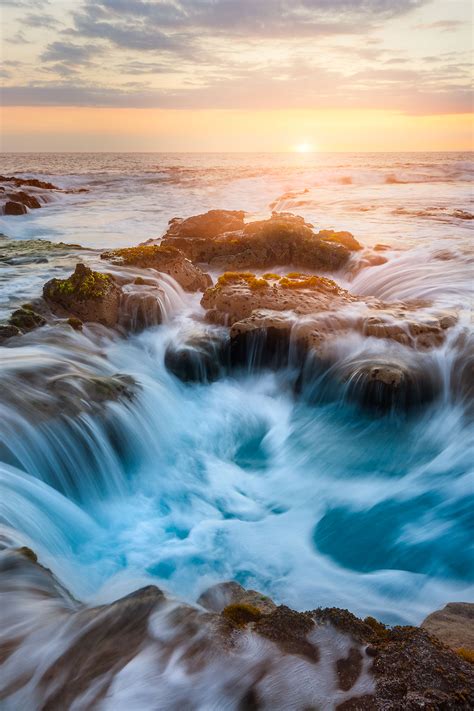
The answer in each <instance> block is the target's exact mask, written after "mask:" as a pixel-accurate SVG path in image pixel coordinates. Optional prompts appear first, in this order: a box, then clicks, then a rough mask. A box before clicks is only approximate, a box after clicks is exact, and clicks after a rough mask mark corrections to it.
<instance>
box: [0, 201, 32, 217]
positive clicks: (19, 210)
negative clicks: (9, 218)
mask: <svg viewBox="0 0 474 711" xmlns="http://www.w3.org/2000/svg"><path fill="white" fill-rule="evenodd" d="M3 211H4V214H5V215H26V213H27V212H28V210H27V209H26V207H25V206H24V205H23V204H22V203H21V202H13V201H12V200H7V202H6V203H5V205H4V208H3Z"/></svg>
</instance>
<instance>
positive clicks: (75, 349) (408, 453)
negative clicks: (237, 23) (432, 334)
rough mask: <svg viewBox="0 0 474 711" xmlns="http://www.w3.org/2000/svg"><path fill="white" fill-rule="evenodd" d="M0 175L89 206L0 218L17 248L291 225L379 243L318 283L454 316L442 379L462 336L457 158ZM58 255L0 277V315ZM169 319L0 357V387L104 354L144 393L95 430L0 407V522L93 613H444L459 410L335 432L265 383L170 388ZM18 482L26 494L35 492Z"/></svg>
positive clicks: (196, 160) (458, 476) (36, 166)
mask: <svg viewBox="0 0 474 711" xmlns="http://www.w3.org/2000/svg"><path fill="white" fill-rule="evenodd" d="M0 160H1V170H0V172H1V173H2V174H3V175H5V176H9V175H16V176H22V177H31V178H39V179H41V180H47V181H51V182H52V183H54V184H55V185H57V186H59V187H60V188H64V189H75V190H79V189H86V192H71V193H68V194H66V193H54V194H53V198H52V199H53V200H54V201H53V202H51V203H49V204H48V205H45V206H44V207H43V208H42V209H38V210H31V211H30V212H29V213H28V214H27V215H23V216H15V217H10V216H0V232H1V233H3V234H4V235H6V236H8V237H10V238H13V239H14V240H26V239H37V238H41V239H46V240H51V241H53V242H66V243H73V244H79V245H82V246H84V247H87V248H93V249H103V248H106V247H116V246H117V247H118V246H128V245H135V244H138V243H139V242H142V241H144V240H146V239H148V238H151V237H153V238H156V237H159V236H160V235H161V234H163V232H164V231H165V230H166V226H167V223H168V221H169V220H170V219H172V218H173V217H176V216H179V217H187V216H190V215H193V214H197V213H202V212H205V211H207V210H209V209H213V208H227V209H243V210H246V211H247V212H248V219H249V220H251V219H256V218H261V217H266V216H268V215H269V214H270V213H271V211H272V210H274V211H279V212H285V211H287V212H293V213H296V214H298V215H302V216H303V217H304V218H306V219H307V220H308V221H309V222H311V223H312V224H313V225H314V226H315V227H316V228H318V229H325V228H333V229H336V230H348V231H350V232H352V233H353V234H354V236H355V237H356V238H357V239H358V240H359V241H360V242H362V243H363V244H364V245H367V246H373V245H375V244H376V243H383V244H385V245H387V250H386V251H385V252H384V255H386V256H387V259H388V262H387V263H385V264H382V265H379V266H374V267H370V268H366V269H363V270H362V271H360V272H357V273H356V272H350V271H349V270H348V271H347V272H341V273H340V274H336V275H332V276H334V278H335V279H336V280H337V281H338V282H339V283H340V284H341V285H342V286H345V287H346V288H348V289H350V290H351V291H352V292H353V293H355V294H364V295H373V296H375V297H377V298H380V299H382V300H386V301H397V300H400V301H403V300H405V299H420V300H428V301H430V302H431V303H433V304H435V305H436V306H439V307H441V308H448V309H450V308H452V309H454V310H456V312H457V313H458V314H459V324H458V326H457V327H456V329H457V330H456V332H455V338H454V337H453V339H451V340H450V341H449V342H447V343H446V345H445V346H443V347H441V348H439V349H437V350H436V351H435V354H434V355H433V357H432V360H431V361H430V363H431V364H432V367H433V368H435V367H436V368H437V369H438V371H439V373H440V374H441V375H440V377H445V379H446V382H447V381H448V380H449V377H450V376H449V374H450V373H451V372H453V368H454V371H455V369H456V362H457V361H456V358H457V354H458V350H457V349H458V348H459V347H460V346H459V344H464V343H465V342H466V339H467V338H468V337H469V333H471V332H472V331H470V329H471V328H472V326H471V325H470V316H471V313H470V303H471V301H470V300H471V299H472V280H473V271H472V269H473V264H472V253H471V248H472V226H473V225H474V221H473V219H472V218H473V215H474V195H473V188H472V179H473V175H474V155H473V154H472V153H373V154H355V153H354V154H349V153H338V154H336V153H334V154H324V153H317V154H305V155H299V154H294V155H293V154H238V153H235V154H233V153H229V154H158V153H149V154H148V153H147V154H134V153H117V154H112V153H104V154H75V153H68V154H26V153H25V154H3V155H2V156H1V158H0ZM0 256H1V249H0ZM86 256H87V255H86ZM90 258H91V259H93V258H96V259H97V258H98V256H97V255H96V254H95V256H94V255H92V257H90ZM77 259H78V256H77V254H74V255H70V256H67V257H55V255H54V254H51V255H48V259H47V260H43V261H41V260H39V261H38V263H26V262H23V261H22V260H21V259H18V260H16V261H15V260H10V261H9V262H8V263H7V262H6V261H5V263H1V264H0V312H1V315H2V316H5V315H6V314H7V313H8V312H9V310H10V309H11V308H12V307H15V306H17V305H18V304H19V303H22V302H23V301H27V300H30V299H33V298H35V297H37V296H38V295H40V293H41V288H42V284H43V283H44V282H45V281H46V280H47V279H49V278H51V276H52V275H54V276H63V275H65V274H69V273H70V272H71V270H72V268H73V265H74V263H75V261H77ZM180 299H181V301H179V303H180V304H181V308H182V309H183V310H184V311H186V314H187V316H186V318H187V319H188V321H187V322H188V323H189V320H190V319H191V320H192V318H194V317H195V316H196V315H197V316H198V317H202V310H200V306H199V298H198V296H197V295H189V294H188V295H181V296H180ZM173 318H174V316H173ZM173 318H172V319H171V321H170V323H168V324H167V325H164V326H160V327H158V328H156V329H149V330H147V331H145V332H144V333H141V334H138V335H133V336H130V337H129V338H128V339H118V338H110V340H106V339H102V340H100V341H96V342H95V345H94V347H93V349H92V350H91V353H92V351H93V353H94V355H93V356H92V355H91V356H90V359H89V355H88V351H87V349H86V350H84V348H85V346H84V344H83V341H79V340H77V339H79V336H77V335H75V334H73V335H71V336H70V343H69V342H68V343H66V342H63V341H62V340H61V338H62V337H61V338H58V339H57V340H55V338H56V337H55V336H54V334H53V335H48V336H46V335H43V334H42V333H41V332H42V331H45V332H46V329H39V330H38V333H37V335H34V336H31V337H28V338H30V341H26V340H25V341H24V343H29V345H28V347H27V348H26V349H25V347H18V348H15V349H12V348H10V347H8V348H3V349H0V350H1V351H2V352H3V356H4V357H5V359H7V357H8V358H9V359H10V360H8V363H7V362H6V361H5V365H4V373H7V372H9V371H8V370H7V369H8V368H12V369H14V368H16V367H17V363H20V362H21V363H24V365H22V367H24V368H25V369H26V368H28V367H31V366H32V364H33V365H34V367H36V364H40V365H41V366H45V367H46V366H47V367H50V365H51V367H53V368H54V364H55V363H56V362H61V363H62V364H63V365H62V366H61V367H63V366H64V364H65V363H67V364H69V365H70V366H71V367H73V366H74V367H75V365H74V364H76V362H77V363H81V364H82V365H81V367H82V366H83V365H84V364H88V363H89V360H90V366H91V367H94V368H95V367H96V364H99V362H100V363H102V361H101V360H100V359H101V358H106V360H107V367H109V368H111V369H112V372H120V373H125V374H130V375H133V377H134V378H135V379H136V380H137V381H138V382H140V383H141V384H142V387H143V394H142V396H141V397H140V399H139V401H138V403H137V404H136V405H133V406H132V405H127V406H125V405H122V404H118V403H116V404H113V405H112V406H111V421H110V422H109V423H108V425H109V429H108V428H107V427H106V426H105V425H104V423H103V422H102V421H100V418H98V417H95V416H93V415H91V414H87V415H84V416H81V417H79V418H78V419H77V420H76V421H75V422H74V423H73V424H71V423H69V425H68V426H66V425H65V424H64V423H61V422H53V423H48V424H45V423H38V424H37V425H35V424H34V423H33V424H31V422H30V421H29V420H28V421H26V420H25V418H24V416H23V414H22V412H21V411H20V410H19V411H18V412H16V411H15V412H13V411H12V408H6V407H4V408H3V409H2V407H1V393H0V414H1V416H2V421H3V430H2V432H0V455H1V456H0V461H3V462H4V464H5V467H7V470H6V473H5V474H4V477H5V478H4V482H3V483H4V492H6V493H4V498H3V505H4V511H6V513H4V514H3V519H2V521H7V523H8V525H9V526H10V528H11V529H13V530H15V531H16V532H17V535H18V542H19V543H21V544H25V545H30V546H31V547H32V548H34V550H35V551H37V553H38V555H39V556H40V559H41V560H42V561H44V562H45V564H46V565H48V566H49V567H51V568H52V569H53V570H54V572H55V573H56V574H57V575H59V576H60V579H61V580H62V581H63V582H64V584H65V585H66V587H68V588H69V589H71V590H72V591H73V592H74V593H76V594H77V595H78V596H79V597H81V598H82V599H86V600H89V601H97V600H99V601H100V600H105V599H113V598H114V596H115V597H116V596H117V595H118V594H123V593H124V592H129V591H131V590H134V589H136V588H137V587H138V586H139V585H140V584H149V583H150V582H153V583H155V584H157V585H159V586H160V587H162V588H163V589H166V590H169V591H170V592H171V593H173V594H176V595H178V596H180V597H183V598H185V599H187V600H190V601H191V600H196V598H197V596H198V595H199V594H200V593H201V592H202V590H203V589H205V588H206V587H207V586H208V585H210V584H212V583H216V582H221V581H223V580H228V579H235V580H237V581H239V582H240V583H242V584H243V585H245V586H247V587H253V588H255V589H256V590H259V591H261V592H262V593H264V594H267V595H270V596H272V597H273V598H274V599H275V600H277V601H278V602H284V603H286V604H288V605H291V606H293V607H295V608H297V609H300V610H302V609H311V608H314V607H316V606H318V605H329V606H335V605H337V606H340V607H348V608H350V609H351V610H353V611H354V612H356V613H359V614H373V615H375V616H377V617H379V618H381V619H383V620H385V621H387V622H407V621H408V622H420V620H421V619H423V617H424V616H425V615H426V614H428V613H429V612H430V611H432V610H433V609H436V608H437V607H439V606H440V605H442V604H444V603H446V602H448V601H450V600H459V599H463V600H465V599H473V598H474V595H473V588H472V582H473V577H474V570H473V565H472V562H473V558H472V555H473V550H472V542H473V520H472V512H473V503H474V502H473V494H474V488H473V478H472V477H473V473H472V464H473V452H472V429H471V428H470V425H469V423H468V422H467V421H466V418H465V413H464V411H463V409H462V408H461V407H460V406H459V405H458V404H456V403H455V402H453V401H451V400H450V398H449V396H448V395H446V396H445V397H442V398H440V399H439V400H437V401H436V403H434V404H433V405H432V406H429V407H428V408H427V409H426V410H424V411H422V412H421V413H420V414H419V415H417V416H415V417H411V418H407V419H401V420H400V421H398V420H396V419H395V420H394V419H391V418H378V417H375V418H373V417H367V416H366V415H363V414H357V415H354V410H353V409H351V408H348V407H347V406H345V405H343V404H342V403H329V404H320V405H318V406H313V407H310V406H308V405H307V404H304V403H303V402H299V401H298V400H295V399H294V398H293V397H292V396H291V395H290V394H288V392H285V391H284V389H283V388H282V386H281V383H280V381H279V380H278V376H277V375H276V374H271V373H263V374H261V373H260V374H258V375H252V376H249V377H245V378H244V377H242V378H225V379H223V380H221V381H219V382H216V383H213V384H211V385H201V386H184V385H183V384H182V383H180V382H178V381H177V380H176V379H175V378H173V377H172V376H171V375H170V374H169V373H167V372H166V370H165V368H164V366H163V352H164V349H165V347H166V343H168V342H170V340H172V339H173V338H175V337H176V333H177V326H176V324H175V322H174V321H173ZM179 318H181V317H180V316H179V315H178V316H176V319H178V321H179ZM24 338H27V337H24ZM35 339H36V340H35ZM48 339H49V340H48ZM72 339H76V340H74V342H73V340H72ZM84 339H85V336H84ZM463 339H464V340H463ZM366 340H367V339H366ZM372 340H373V341H375V340H376V339H372ZM71 344H72V345H71ZM343 345H344V344H343ZM349 345H350V344H349ZM346 346H347V347H348V344H345V347H346ZM354 347H355V348H361V349H362V348H364V347H365V345H364V343H363V342H362V341H361V340H360V341H357V343H355V345H354ZM370 347H374V348H379V349H381V348H382V347H383V348H387V349H388V348H389V347H390V348H394V347H395V346H393V345H390V346H388V345H384V344H381V342H380V340H379V341H378V342H377V343H376V344H375V345H373V346H370ZM91 348H92V346H91ZM22 359H24V360H22ZM75 359H76V360H75ZM0 365H1V364H0ZM18 367H19V366H18ZM78 367H79V366H78ZM97 367H99V366H98V365H97ZM100 367H101V368H102V367H105V366H102V365H100ZM430 367H431V366H430ZM438 371H437V372H438ZM12 372H13V370H12ZM35 382H36V381H35ZM32 387H33V386H32ZM35 387H40V386H35ZM0 390H1V383H0ZM446 392H448V390H447V389H446ZM27 397H28V391H26V390H25V398H27ZM2 438H3V439H2ZM13 470H14V471H13ZM18 471H21V472H26V473H27V474H28V475H30V477H31V478H34V480H35V481H36V480H39V481H40V482H41V487H40V488H35V489H34V495H33V488H32V487H33V484H32V483H31V481H32V479H30V480H28V481H29V482H30V483H28V482H26V483H25V482H24V481H22V483H19V482H20V475H19V474H18ZM71 481H72V482H74V487H73V488H72V489H71V484H70V482H71ZM1 499H2V495H1V493H0V500H1Z"/></svg>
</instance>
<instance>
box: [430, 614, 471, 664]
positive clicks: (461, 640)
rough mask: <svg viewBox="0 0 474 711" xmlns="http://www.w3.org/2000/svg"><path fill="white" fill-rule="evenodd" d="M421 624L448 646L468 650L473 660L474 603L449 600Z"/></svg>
mask: <svg viewBox="0 0 474 711" xmlns="http://www.w3.org/2000/svg"><path fill="white" fill-rule="evenodd" d="M421 626H422V627H423V629H425V630H427V632H429V633H430V634H432V635H434V636H435V637H437V638H438V639H440V640H441V642H444V644H447V645H448V647H451V648H452V649H456V650H464V651H466V652H469V651H470V652H471V658H472V661H473V662H474V603H472V602H449V603H448V604H447V605H446V606H445V607H443V609H442V610H436V612H432V613H431V615H428V617H427V618H426V619H425V620H423V622H422V623H421Z"/></svg>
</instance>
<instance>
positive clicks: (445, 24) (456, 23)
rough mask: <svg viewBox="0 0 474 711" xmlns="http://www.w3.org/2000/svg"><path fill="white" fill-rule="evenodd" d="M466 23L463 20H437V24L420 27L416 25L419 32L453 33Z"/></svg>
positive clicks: (429, 23) (428, 23)
mask: <svg viewBox="0 0 474 711" xmlns="http://www.w3.org/2000/svg"><path fill="white" fill-rule="evenodd" d="M464 24H465V23H464V22H461V20H437V21H436V22H427V23H424V24H420V25H415V29H417V30H441V31H442V32H452V31H453V30H457V29H459V28H460V27H462V26H463V25H464Z"/></svg>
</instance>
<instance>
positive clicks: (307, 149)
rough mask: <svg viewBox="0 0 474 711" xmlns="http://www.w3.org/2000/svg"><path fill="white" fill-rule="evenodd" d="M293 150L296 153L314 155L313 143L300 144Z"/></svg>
mask: <svg viewBox="0 0 474 711" xmlns="http://www.w3.org/2000/svg"><path fill="white" fill-rule="evenodd" d="M293 150H294V151H295V153H312V152H313V150H314V148H313V146H312V145H311V143H298V145H296V146H295V147H294V149H293Z"/></svg>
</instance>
